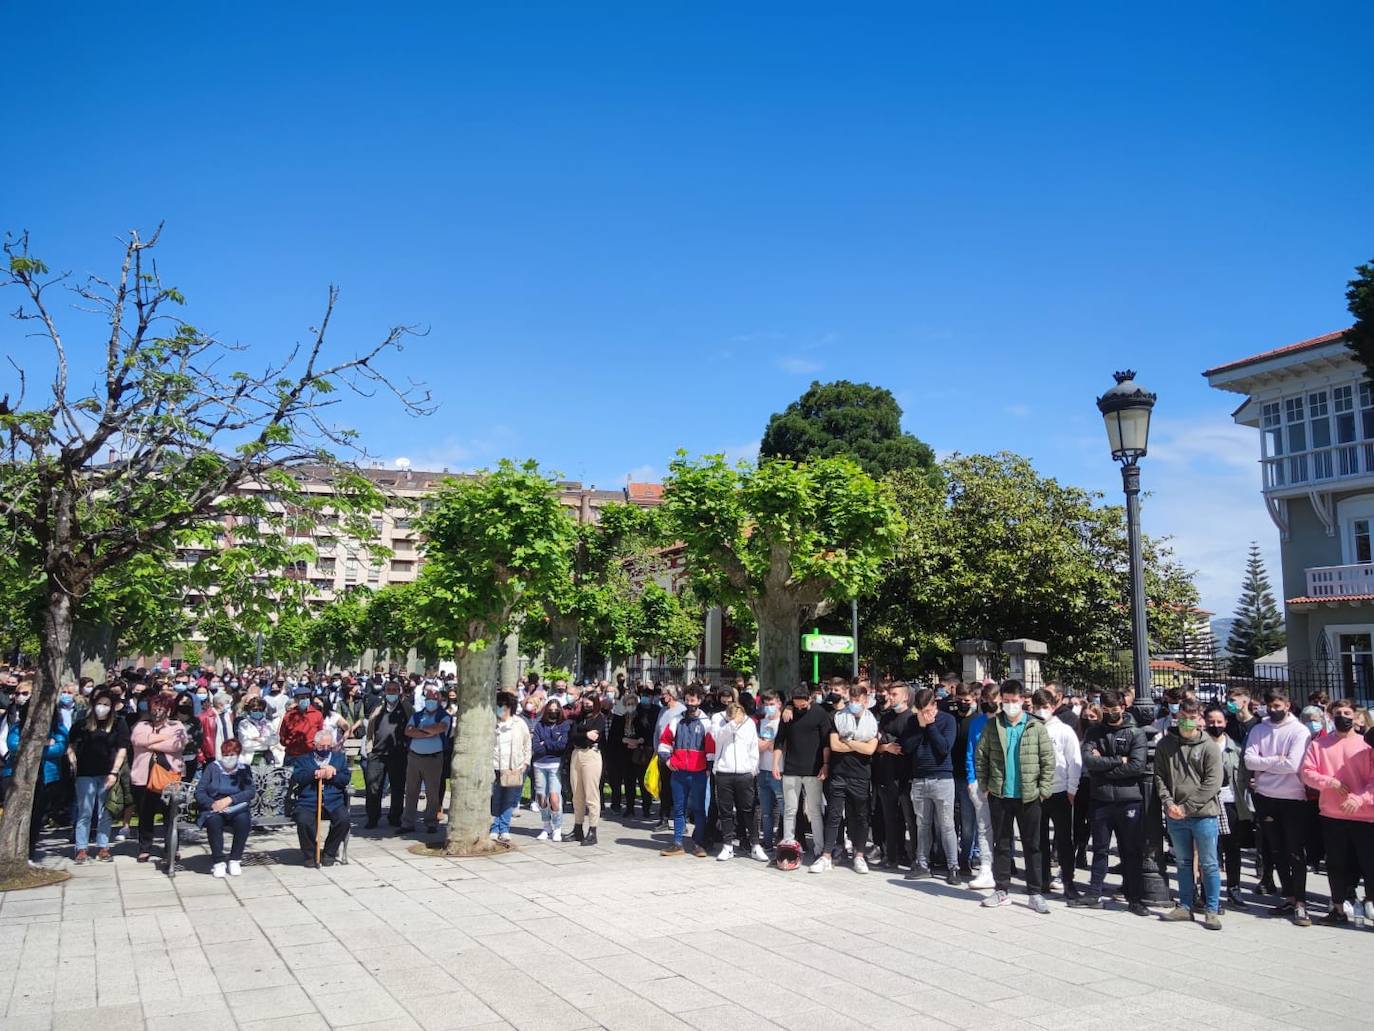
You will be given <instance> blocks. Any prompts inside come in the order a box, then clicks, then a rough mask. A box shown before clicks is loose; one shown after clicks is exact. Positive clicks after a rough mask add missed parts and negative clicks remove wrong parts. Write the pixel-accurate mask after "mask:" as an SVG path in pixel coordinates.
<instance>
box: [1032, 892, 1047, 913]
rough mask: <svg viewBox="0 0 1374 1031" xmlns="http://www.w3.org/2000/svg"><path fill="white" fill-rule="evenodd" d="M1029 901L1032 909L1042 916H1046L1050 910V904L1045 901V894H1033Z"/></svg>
mask: <svg viewBox="0 0 1374 1031" xmlns="http://www.w3.org/2000/svg"><path fill="white" fill-rule="evenodd" d="M1028 901H1029V902H1030V907H1031V909H1032V910H1033V911H1035V912H1036V913H1039V914H1040V915H1041V916H1044V915H1045V914H1046V913H1048V912H1049V911H1050V904H1049V903H1048V902H1046V901H1045V898H1044V896H1043V895H1032V896H1031V897H1030V899H1029V900H1028Z"/></svg>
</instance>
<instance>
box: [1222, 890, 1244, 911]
mask: <svg viewBox="0 0 1374 1031" xmlns="http://www.w3.org/2000/svg"><path fill="white" fill-rule="evenodd" d="M1226 901H1228V902H1230V903H1231V905H1232V907H1234V908H1235V909H1248V908H1249V905H1250V904H1249V903H1248V902H1246V901H1245V899H1244V898H1242V897H1241V891H1240V889H1239V888H1232V889H1230V890H1229V891H1227V893H1226Z"/></svg>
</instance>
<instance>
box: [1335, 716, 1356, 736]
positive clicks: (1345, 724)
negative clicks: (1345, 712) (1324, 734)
mask: <svg viewBox="0 0 1374 1031" xmlns="http://www.w3.org/2000/svg"><path fill="white" fill-rule="evenodd" d="M1331 722H1332V723H1334V724H1335V725H1336V729H1337V730H1338V731H1340V732H1341V733H1342V734H1344V733H1345V732H1346V731H1347V730H1349V729H1350V728H1351V727H1353V726H1354V725H1355V718H1354V717H1353V716H1332V717H1331Z"/></svg>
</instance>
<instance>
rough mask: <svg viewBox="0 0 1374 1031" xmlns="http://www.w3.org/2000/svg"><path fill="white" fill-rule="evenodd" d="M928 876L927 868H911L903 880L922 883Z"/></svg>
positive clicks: (928, 869)
mask: <svg viewBox="0 0 1374 1031" xmlns="http://www.w3.org/2000/svg"><path fill="white" fill-rule="evenodd" d="M929 876H930V868H929V867H927V866H913V867H912V868H911V869H910V870H908V871H907V872H906V876H905V878H904V879H905V880H908V881H924V880H925V879H926V878H927V877H929Z"/></svg>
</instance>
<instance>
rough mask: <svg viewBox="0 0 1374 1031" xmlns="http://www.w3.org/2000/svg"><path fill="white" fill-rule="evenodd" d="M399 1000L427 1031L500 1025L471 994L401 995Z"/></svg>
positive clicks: (497, 1019)
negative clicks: (492, 1024)
mask: <svg viewBox="0 0 1374 1031" xmlns="http://www.w3.org/2000/svg"><path fill="white" fill-rule="evenodd" d="M398 999H399V1000H400V1002H401V1004H402V1005H403V1006H404V1007H405V1009H406V1010H407V1011H408V1012H409V1013H410V1015H411V1017H413V1018H414V1020H415V1021H416V1023H418V1024H419V1025H420V1026H421V1027H422V1028H424V1031H451V1029H455V1028H471V1027H477V1026H481V1025H485V1024H491V1023H496V1022H499V1021H500V1019H501V1018H500V1016H499V1015H498V1014H497V1013H496V1012H495V1011H494V1010H492V1009H491V1008H490V1007H488V1006H487V1005H486V1004H484V1003H483V1002H482V1000H480V999H479V998H477V996H475V995H473V994H472V993H471V992H468V991H463V990H459V991H453V992H445V993H443V994H439V995H421V996H415V995H407V994H400V995H398Z"/></svg>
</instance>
